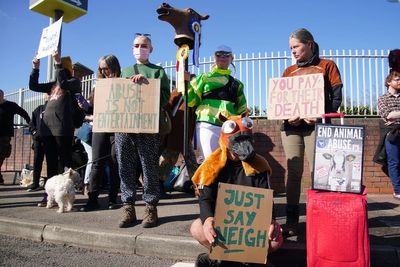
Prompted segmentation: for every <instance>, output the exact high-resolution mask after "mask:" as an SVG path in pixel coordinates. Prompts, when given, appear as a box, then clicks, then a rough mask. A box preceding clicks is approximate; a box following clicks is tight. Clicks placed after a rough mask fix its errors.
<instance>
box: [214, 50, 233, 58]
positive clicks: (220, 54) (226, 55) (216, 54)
mask: <svg viewBox="0 0 400 267" xmlns="http://www.w3.org/2000/svg"><path fill="white" fill-rule="evenodd" d="M231 55H232V53H231V52H224V51H218V52H215V56H216V57H229V56H231Z"/></svg>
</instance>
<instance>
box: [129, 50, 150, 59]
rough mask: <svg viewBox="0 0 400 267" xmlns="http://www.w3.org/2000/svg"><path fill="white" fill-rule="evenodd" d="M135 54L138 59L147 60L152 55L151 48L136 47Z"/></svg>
mask: <svg viewBox="0 0 400 267" xmlns="http://www.w3.org/2000/svg"><path fill="white" fill-rule="evenodd" d="M133 55H134V56H135V58H136V60H139V61H142V62H143V61H147V60H148V59H149V55H150V49H148V48H143V47H140V48H139V47H134V48H133Z"/></svg>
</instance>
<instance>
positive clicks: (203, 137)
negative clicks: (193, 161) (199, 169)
mask: <svg viewBox="0 0 400 267" xmlns="http://www.w3.org/2000/svg"><path fill="white" fill-rule="evenodd" d="M220 132H221V127H219V126H216V125H212V124H209V123H206V122H198V123H196V136H197V141H198V143H197V145H198V147H197V149H198V150H199V154H200V156H201V158H200V159H199V161H200V163H201V162H203V161H204V160H205V159H206V158H208V157H209V156H210V155H211V154H212V153H213V152H214V151H215V150H216V149H217V148H218V147H219V142H218V141H219V135H220Z"/></svg>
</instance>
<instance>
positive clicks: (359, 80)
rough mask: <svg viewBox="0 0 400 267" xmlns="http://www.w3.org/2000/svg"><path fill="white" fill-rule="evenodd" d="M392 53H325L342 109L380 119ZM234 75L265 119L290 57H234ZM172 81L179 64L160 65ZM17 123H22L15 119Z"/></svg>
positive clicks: (25, 96)
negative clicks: (272, 83) (335, 71)
mask: <svg viewBox="0 0 400 267" xmlns="http://www.w3.org/2000/svg"><path fill="white" fill-rule="evenodd" d="M388 54H389V50H383V49H382V50H341V51H339V50H335V51H333V50H328V51H326V50H322V53H321V54H320V56H321V58H327V59H332V60H333V61H335V62H336V64H337V65H338V67H339V70H340V73H341V76H342V81H343V84H344V86H343V102H342V109H343V110H344V111H345V112H346V113H347V114H349V115H354V116H377V115H378V110H377V101H378V97H379V96H380V95H382V94H384V93H385V92H386V87H385V85H384V84H385V78H386V76H387V74H388V64H387V55H388ZM234 58H235V59H234V65H235V67H233V68H232V70H233V71H232V75H233V76H234V77H236V78H238V79H239V80H241V81H242V82H243V83H244V87H245V95H246V98H247V101H248V107H249V108H250V109H251V113H252V116H256V117H265V116H268V114H266V109H267V108H266V107H267V97H268V89H269V88H268V81H269V79H271V78H276V77H280V76H281V75H282V73H283V71H284V70H285V68H287V67H288V66H290V65H292V64H293V63H294V61H293V60H292V57H291V54H290V53H288V52H287V51H284V52H264V53H261V52H259V53H250V54H249V53H246V54H238V55H234ZM213 63H214V61H213V57H212V56H210V57H208V58H206V57H204V58H202V59H201V60H200V67H199V68H196V67H194V66H193V65H189V71H190V72H191V73H194V74H200V73H203V72H207V71H209V70H210V69H211V67H212V64H213ZM161 65H162V66H163V67H164V68H165V70H166V72H167V74H168V76H169V78H170V80H171V89H172V88H173V87H174V84H175V82H174V81H175V77H177V75H176V62H175V61H170V62H165V63H164V64H161ZM94 83H95V76H94V75H90V76H86V77H84V78H83V79H82V92H83V94H84V95H85V96H86V97H87V96H88V95H89V93H90V90H91V88H92V85H93V84H94ZM6 99H8V100H10V101H13V102H16V103H18V104H19V105H20V106H22V107H23V108H24V109H25V110H26V111H27V112H28V113H31V112H32V111H33V110H34V109H35V107H37V106H38V105H40V104H42V103H43V101H44V100H43V97H42V93H36V92H32V91H30V90H29V89H27V88H21V89H19V90H17V91H15V92H13V93H9V94H6ZM15 123H22V118H19V117H17V116H16V118H15Z"/></svg>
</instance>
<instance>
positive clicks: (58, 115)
mask: <svg viewBox="0 0 400 267" xmlns="http://www.w3.org/2000/svg"><path fill="white" fill-rule="evenodd" d="M53 58H54V62H55V81H51V82H47V83H39V82H38V80H39V67H40V59H38V58H36V57H35V58H34V59H33V60H32V66H33V70H32V73H31V75H30V77H29V89H30V90H32V91H35V92H42V93H47V94H48V95H49V99H48V102H47V106H46V110H45V112H44V114H43V123H42V127H41V129H40V130H41V135H42V137H43V139H44V140H45V142H44V146H45V154H46V155H49V157H48V158H47V159H46V160H47V177H48V178H50V177H52V176H54V175H57V174H59V173H62V172H63V170H64V167H71V154H72V150H71V149H72V140H73V134H74V123H73V112H74V110H73V105H74V104H76V103H73V101H76V100H75V98H74V95H75V94H76V93H80V91H81V89H80V81H79V80H78V79H77V78H74V77H72V72H73V69H72V62H71V58H69V57H65V58H62V59H61V58H60V55H59V54H58V51H55V52H54V53H53ZM45 202H47V198H46V196H45V198H44V199H43V200H42V202H41V203H39V206H43V203H45Z"/></svg>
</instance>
